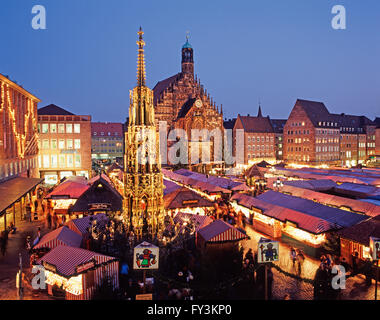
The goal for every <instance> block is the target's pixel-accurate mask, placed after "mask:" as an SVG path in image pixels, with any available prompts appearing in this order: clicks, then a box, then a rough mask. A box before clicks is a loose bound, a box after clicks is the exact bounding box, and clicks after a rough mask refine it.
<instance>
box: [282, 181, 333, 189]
mask: <svg viewBox="0 0 380 320" xmlns="http://www.w3.org/2000/svg"><path fill="white" fill-rule="evenodd" d="M284 185H288V186H293V187H297V188H303V189H309V190H315V191H327V190H331V189H333V188H334V187H336V186H337V184H336V183H335V182H334V181H332V180H325V179H321V180H296V181H284Z"/></svg>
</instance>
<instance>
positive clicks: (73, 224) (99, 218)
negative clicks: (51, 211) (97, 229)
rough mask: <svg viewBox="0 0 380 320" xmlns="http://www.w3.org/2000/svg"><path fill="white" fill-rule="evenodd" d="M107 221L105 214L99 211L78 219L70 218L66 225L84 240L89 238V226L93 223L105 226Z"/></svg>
mask: <svg viewBox="0 0 380 320" xmlns="http://www.w3.org/2000/svg"><path fill="white" fill-rule="evenodd" d="M108 221H109V218H108V217H107V215H106V214H104V213H99V214H97V215H90V216H85V217H83V218H79V219H72V220H70V221H69V222H67V224H66V226H67V227H68V228H69V229H70V230H72V231H74V232H76V233H77V234H79V235H80V236H81V237H82V238H83V241H84V242H85V241H86V240H87V239H88V238H89V235H90V232H91V228H92V227H93V226H94V225H97V226H105V225H106V224H107V223H108Z"/></svg>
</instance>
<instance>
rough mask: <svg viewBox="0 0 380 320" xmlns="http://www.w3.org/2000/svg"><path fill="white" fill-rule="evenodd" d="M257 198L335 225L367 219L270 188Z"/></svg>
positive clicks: (347, 224) (350, 224)
mask: <svg viewBox="0 0 380 320" xmlns="http://www.w3.org/2000/svg"><path fill="white" fill-rule="evenodd" d="M257 199H258V200H261V201H264V202H267V203H271V204H274V205H278V206H281V207H284V208H288V209H291V210H295V211H298V212H302V213H305V214H308V215H311V216H314V217H317V218H320V219H323V220H325V221H328V222H330V223H332V224H335V225H336V226H337V227H349V226H352V225H354V224H356V223H359V222H360V221H363V220H365V219H367V216H364V215H361V214H356V213H353V212H349V211H346V210H340V209H336V208H332V207H329V206H325V205H322V204H319V203H316V202H314V201H312V200H307V199H302V198H299V197H294V196H290V195H287V194H283V193H280V192H275V191H271V190H270V191H267V192H265V193H262V194H261V195H259V196H258V197H257Z"/></svg>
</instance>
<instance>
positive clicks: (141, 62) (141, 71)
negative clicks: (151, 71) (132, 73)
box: [136, 27, 146, 87]
mask: <svg viewBox="0 0 380 320" xmlns="http://www.w3.org/2000/svg"><path fill="white" fill-rule="evenodd" d="M137 34H138V35H139V41H137V42H136V43H137V45H138V46H139V49H138V56H137V86H138V87H145V77H146V73H145V57H144V46H145V42H144V40H143V34H144V32H143V31H142V28H141V27H140V30H139V32H137Z"/></svg>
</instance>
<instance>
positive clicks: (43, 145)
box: [42, 139, 49, 149]
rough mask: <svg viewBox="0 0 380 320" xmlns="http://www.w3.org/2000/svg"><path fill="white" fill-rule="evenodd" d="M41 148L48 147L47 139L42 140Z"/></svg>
mask: <svg viewBox="0 0 380 320" xmlns="http://www.w3.org/2000/svg"><path fill="white" fill-rule="evenodd" d="M42 149H49V140H48V139H44V140H42Z"/></svg>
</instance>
